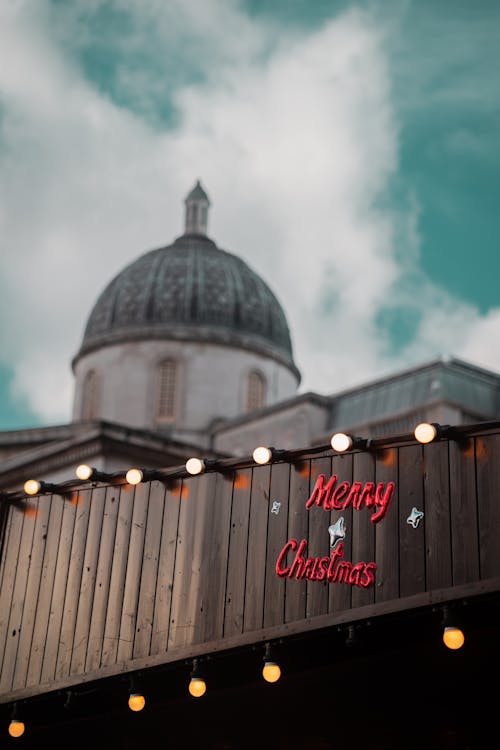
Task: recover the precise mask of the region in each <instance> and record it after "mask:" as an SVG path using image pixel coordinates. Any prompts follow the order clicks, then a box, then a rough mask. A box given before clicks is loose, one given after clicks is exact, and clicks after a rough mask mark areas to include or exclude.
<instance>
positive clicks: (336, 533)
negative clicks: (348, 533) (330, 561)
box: [328, 516, 345, 549]
mask: <svg viewBox="0 0 500 750" xmlns="http://www.w3.org/2000/svg"><path fill="white" fill-rule="evenodd" d="M328 533H329V534H330V547H331V548H332V549H333V547H335V545H336V544H337V543H338V542H340V540H341V539H345V523H344V516H340V518H339V519H338V520H337V521H335V523H332V525H331V526H329V527H328Z"/></svg>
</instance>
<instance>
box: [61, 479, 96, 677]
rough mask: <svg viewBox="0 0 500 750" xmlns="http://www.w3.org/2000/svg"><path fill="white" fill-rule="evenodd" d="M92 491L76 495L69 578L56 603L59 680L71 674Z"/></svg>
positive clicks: (84, 491) (83, 491)
mask: <svg viewBox="0 0 500 750" xmlns="http://www.w3.org/2000/svg"><path fill="white" fill-rule="evenodd" d="M91 495H92V491H91V490H81V491H80V492H79V493H78V496H77V500H76V503H77V506H76V518H75V526H74V531H73V540H72V544H71V555H70V559H69V568H68V569H67V570H68V578H67V582H66V591H65V595H64V598H63V599H60V600H59V601H58V602H56V603H55V605H56V606H61V605H62V609H63V617H62V623H61V633H60V636H59V648H58V651H57V661H56V674H55V676H56V679H61V678H62V677H65V676H66V675H68V674H70V666H71V655H72V651H73V640H74V635H75V625H76V617H77V614H78V600H79V596H80V583H81V580H82V573H83V560H84V556H85V544H86V541H87V528H88V522H89V517H90V498H91Z"/></svg>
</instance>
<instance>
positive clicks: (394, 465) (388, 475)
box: [370, 448, 399, 602]
mask: <svg viewBox="0 0 500 750" xmlns="http://www.w3.org/2000/svg"><path fill="white" fill-rule="evenodd" d="M375 482H376V484H378V483H379V482H381V483H383V485H384V488H385V490H386V491H387V486H388V484H389V482H394V484H395V492H394V495H393V497H392V499H391V501H390V504H389V506H388V508H387V511H386V514H385V516H384V517H383V518H381V520H380V521H378V522H377V523H376V524H375V562H376V563H377V571H380V573H379V575H376V576H375V601H376V602H384V601H388V600H389V599H396V598H397V597H398V596H399V515H398V486H399V481H398V453H397V450H396V449H395V448H388V449H387V450H384V451H379V452H377V454H376V456H375ZM373 514H374V513H373V510H372V511H371V513H370V515H371V516H373Z"/></svg>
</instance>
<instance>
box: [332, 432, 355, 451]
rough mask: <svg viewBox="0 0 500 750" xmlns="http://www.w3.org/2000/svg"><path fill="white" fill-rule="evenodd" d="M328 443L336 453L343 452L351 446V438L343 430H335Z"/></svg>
mask: <svg viewBox="0 0 500 750" xmlns="http://www.w3.org/2000/svg"><path fill="white" fill-rule="evenodd" d="M330 445H331V446H332V448H333V450H334V451H337V453H343V452H344V451H348V450H349V448H352V438H351V437H350V436H349V435H346V434H345V433H344V432H336V433H335V435H332V438H331V440H330Z"/></svg>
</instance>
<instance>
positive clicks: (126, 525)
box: [101, 485, 135, 666]
mask: <svg viewBox="0 0 500 750" xmlns="http://www.w3.org/2000/svg"><path fill="white" fill-rule="evenodd" d="M134 494H135V493H134V490H133V488H132V487H130V485H122V487H121V488H120V501H119V502H120V505H119V510H118V521H117V524H116V535H115V544H114V549H113V560H112V568H111V580H110V584H109V599H108V611H107V612H106V624H105V626H104V639H103V645H102V657H101V665H103V666H107V665H109V664H115V663H116V657H117V652H118V638H119V635H120V624H121V619H122V607H123V593H124V590H125V577H126V573H127V560H128V553H129V547H130V530H131V526H132V512H133V509H134Z"/></svg>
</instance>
